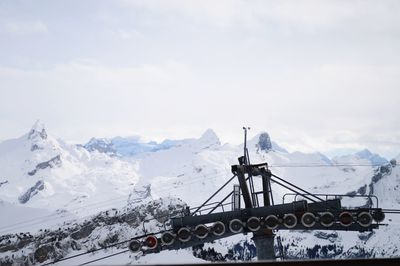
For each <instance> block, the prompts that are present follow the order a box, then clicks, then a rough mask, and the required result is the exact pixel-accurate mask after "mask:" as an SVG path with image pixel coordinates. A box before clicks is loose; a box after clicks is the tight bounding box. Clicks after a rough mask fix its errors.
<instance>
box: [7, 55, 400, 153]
mask: <svg viewBox="0 0 400 266" xmlns="http://www.w3.org/2000/svg"><path fill="white" fill-rule="evenodd" d="M399 71H400V67H393V66H386V65H385V66H376V65H371V66H359V65H325V66H322V67H320V68H316V69H314V70H313V71H309V70H304V71H300V70H297V71H296V73H291V74H286V75H283V76H277V77H274V76H265V77H258V78H257V79H254V78H246V77H241V79H236V78H233V77H232V79H231V80H225V79H222V80H221V79H218V78H217V79H204V78H203V75H202V73H201V72H198V71H195V70H194V69H192V68H191V67H189V66H187V65H185V64H181V63H177V62H171V63H166V64H160V65H141V66H138V67H127V68H111V67H106V66H103V65H100V64H97V63H96V62H91V61H82V60H80V61H74V62H72V63H69V64H62V65H57V66H55V67H53V68H51V69H47V70H40V71H22V70H19V69H13V68H1V69H0V80H2V87H1V89H0V92H1V95H7V97H2V98H1V100H0V113H2V114H8V115H4V116H0V124H4V125H6V124H11V123H12V121H20V122H21V124H20V128H19V130H21V131H22V132H24V131H25V130H26V128H28V127H29V125H30V123H32V121H34V120H35V119H37V118H41V119H43V120H44V121H45V122H46V124H49V125H50V126H51V128H54V129H55V132H56V133H57V134H58V135H59V136H62V137H64V138H66V139H79V140H80V141H85V140H87V139H88V138H90V137H91V136H114V135H130V134H140V135H143V136H146V137H149V138H155V139H158V140H161V139H162V138H166V137H168V138H179V137H187V136H190V135H192V136H193V135H198V134H200V133H201V132H202V131H203V130H205V129H206V128H209V127H211V128H214V129H216V131H217V132H218V133H220V135H221V138H222V139H223V141H232V140H233V141H234V142H237V141H240V140H241V138H240V133H238V132H240V128H241V126H242V125H244V124H247V125H250V126H253V131H255V132H254V133H256V132H257V131H261V130H268V131H269V132H270V134H271V135H272V137H273V138H274V139H275V140H276V141H278V143H281V144H283V145H284V146H286V147H287V148H288V149H290V150H302V151H322V152H326V151H329V150H333V149H339V148H341V149H360V148H365V147H367V148H370V149H371V150H373V151H375V152H381V153H383V154H388V157H390V156H392V155H393V154H397V153H398V151H399V150H400V141H398V140H399V139H400V128H399V126H398V125H399V124H400V120H399V119H400V118H398V116H397V113H398V112H399V111H400V107H399V106H398V97H399V93H398V92H397V85H398V84H400V77H398V75H396V73H398V72H399ZM10 130H14V129H10ZM77 130H79V132H77ZM2 134H4V135H3V136H1V138H3V139H4V138H7V137H10V135H9V134H10V133H7V131H5V130H4V131H2ZM393 156H394V155H393Z"/></svg>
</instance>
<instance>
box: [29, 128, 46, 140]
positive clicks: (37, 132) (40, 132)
mask: <svg viewBox="0 0 400 266" xmlns="http://www.w3.org/2000/svg"><path fill="white" fill-rule="evenodd" d="M36 137H40V138H41V139H47V132H46V130H45V129H44V128H42V129H37V128H32V130H31V131H29V134H28V139H34V138H36Z"/></svg>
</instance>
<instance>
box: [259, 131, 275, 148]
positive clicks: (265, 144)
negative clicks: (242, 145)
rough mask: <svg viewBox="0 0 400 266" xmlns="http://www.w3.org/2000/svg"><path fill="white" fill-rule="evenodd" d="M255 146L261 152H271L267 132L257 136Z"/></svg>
mask: <svg viewBox="0 0 400 266" xmlns="http://www.w3.org/2000/svg"><path fill="white" fill-rule="evenodd" d="M257 146H258V147H259V148H260V150H263V151H269V150H272V143H271V138H270V137H269V134H268V133H267V132H261V133H260V135H259V136H258V142H257Z"/></svg>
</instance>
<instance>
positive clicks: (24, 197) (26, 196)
mask: <svg viewBox="0 0 400 266" xmlns="http://www.w3.org/2000/svg"><path fill="white" fill-rule="evenodd" d="M43 189H44V182H43V180H39V181H37V182H36V184H35V185H34V186H33V187H31V188H30V189H28V190H27V191H26V192H25V193H24V194H22V195H21V196H19V197H18V201H19V202H20V203H22V204H24V203H27V202H28V201H29V200H30V199H31V198H32V197H33V196H35V195H36V194H37V193H39V191H41V190H43Z"/></svg>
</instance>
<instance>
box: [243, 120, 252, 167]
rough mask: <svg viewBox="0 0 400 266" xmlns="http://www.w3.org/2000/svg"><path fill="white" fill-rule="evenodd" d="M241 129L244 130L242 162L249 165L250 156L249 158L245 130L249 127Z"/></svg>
mask: <svg viewBox="0 0 400 266" xmlns="http://www.w3.org/2000/svg"><path fill="white" fill-rule="evenodd" d="M243 130H244V145H243V153H244V156H243V158H244V164H245V165H249V164H250V158H249V151H248V150H247V130H250V127H243Z"/></svg>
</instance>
